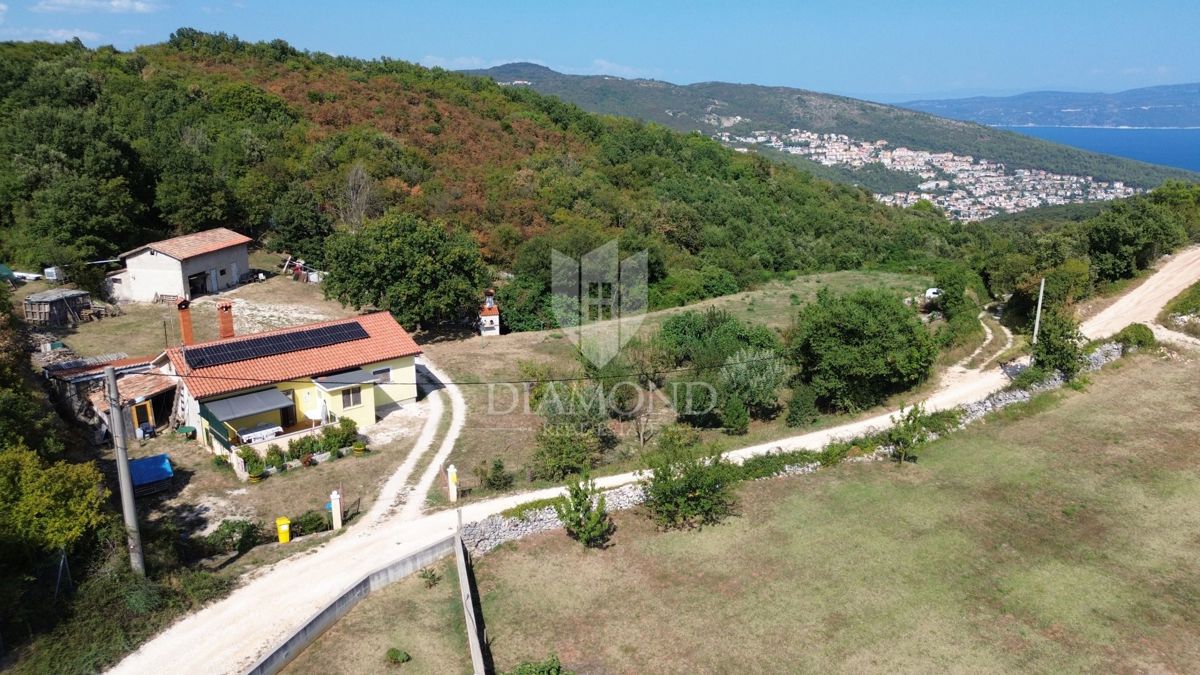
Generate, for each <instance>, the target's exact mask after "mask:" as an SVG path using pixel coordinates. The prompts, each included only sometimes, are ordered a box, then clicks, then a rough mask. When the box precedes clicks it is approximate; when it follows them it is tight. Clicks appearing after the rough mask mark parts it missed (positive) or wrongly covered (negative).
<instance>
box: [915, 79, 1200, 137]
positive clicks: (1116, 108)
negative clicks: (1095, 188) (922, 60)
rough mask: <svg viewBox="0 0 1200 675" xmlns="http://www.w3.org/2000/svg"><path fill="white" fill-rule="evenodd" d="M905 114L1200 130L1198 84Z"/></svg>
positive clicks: (1021, 98) (958, 102) (942, 106)
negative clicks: (1195, 128)
mask: <svg viewBox="0 0 1200 675" xmlns="http://www.w3.org/2000/svg"><path fill="white" fill-rule="evenodd" d="M900 105H901V106H903V107H905V108H911V109H913V110H920V111H922V112H927V113H930V114H933V115H941V116H942V117H951V118H954V119H957V120H969V121H972V122H979V123H980V124H1002V125H1010V126H1023V125H1030V126H1047V127H1053V126H1061V127H1200V83H1192V84H1172V85H1165V86H1161V87H1144V88H1142V89H1130V90H1128V91H1122V92H1117V93H1115V94H1099V93H1080V92H1068V91H1034V92H1029V93H1027V94H1017V95H1016V96H1002V97H994V96H976V97H974V98H957V99H946V100H942V101H910V102H908V103H901V104H900Z"/></svg>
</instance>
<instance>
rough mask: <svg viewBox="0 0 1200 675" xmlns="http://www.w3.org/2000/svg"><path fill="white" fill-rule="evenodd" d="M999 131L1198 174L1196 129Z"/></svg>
mask: <svg viewBox="0 0 1200 675" xmlns="http://www.w3.org/2000/svg"><path fill="white" fill-rule="evenodd" d="M1002 128H1004V129H1008V130H1009V131H1015V132H1017V133H1020V134H1025V135H1027V136H1033V137H1035V138H1041V139H1044V140H1047V141H1054V142H1055V143H1062V144H1063V145H1070V146H1074V147H1076V148H1082V149H1084V150H1091V151H1093V152H1103V153H1105V154H1109V155H1117V156H1118V157H1128V158H1130V159H1137V160H1141V161H1143V162H1150V163H1152V164H1164V165H1166V166H1176V167H1179V168H1181V169H1190V170H1192V171H1200V129H1129V128H1111V127H1002Z"/></svg>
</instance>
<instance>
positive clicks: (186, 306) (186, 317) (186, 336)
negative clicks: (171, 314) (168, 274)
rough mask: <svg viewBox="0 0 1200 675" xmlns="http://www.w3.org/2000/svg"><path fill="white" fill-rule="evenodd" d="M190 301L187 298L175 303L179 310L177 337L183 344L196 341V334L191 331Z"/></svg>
mask: <svg viewBox="0 0 1200 675" xmlns="http://www.w3.org/2000/svg"><path fill="white" fill-rule="evenodd" d="M191 306H192V303H190V302H188V301H187V300H180V301H179V302H178V303H176V304H175V307H176V308H177V309H178V310H179V337H180V339H181V340H182V341H183V344H184V345H185V346H186V345H190V344H192V343H193V342H195V341H196V336H195V335H194V334H193V333H192V310H191Z"/></svg>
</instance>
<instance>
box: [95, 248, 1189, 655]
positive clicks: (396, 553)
mask: <svg viewBox="0 0 1200 675" xmlns="http://www.w3.org/2000/svg"><path fill="white" fill-rule="evenodd" d="M1198 279H1200V247H1197V248H1191V249H1188V250H1185V251H1183V252H1180V253H1178V254H1176V255H1175V256H1173V257H1172V258H1171V259H1169V260H1167V261H1165V262H1164V263H1163V264H1162V265H1161V266H1160V268H1159V271H1158V272H1157V273H1156V274H1155V275H1154V276H1153V277H1152V278H1151V279H1149V280H1148V281H1147V282H1146V283H1144V284H1142V285H1141V286H1138V287H1137V288H1135V289H1134V290H1132V291H1130V293H1129V294H1128V295H1127V296H1125V297H1124V298H1122V299H1121V300H1120V301H1118V302H1116V303H1114V304H1113V305H1112V306H1110V307H1109V308H1107V309H1105V310H1104V311H1102V312H1100V313H1099V314H1098V315H1097V316H1095V317H1093V318H1092V319H1091V320H1089V321H1088V322H1087V324H1085V326H1084V333H1085V335H1087V336H1088V337H1090V338H1100V337H1105V336H1107V335H1111V334H1112V333H1115V332H1117V331H1118V330H1120V329H1121V328H1123V327H1125V326H1126V325H1127V324H1128V323H1130V322H1132V321H1144V322H1150V321H1152V319H1153V317H1154V316H1156V315H1157V314H1158V312H1159V311H1160V310H1161V309H1162V307H1163V306H1164V305H1165V304H1166V302H1167V301H1168V300H1170V299H1171V298H1172V297H1174V296H1175V295H1176V294H1178V293H1179V292H1181V291H1182V290H1183V289H1184V288H1186V287H1187V286H1189V285H1190V284H1192V283H1195V282H1196V281H1197V280H1198ZM1006 384H1008V378H1007V377H1005V375H1004V374H1003V373H1002V372H1001V371H1000V369H999V368H995V369H992V370H989V371H987V372H983V373H980V374H979V375H978V377H975V378H972V379H969V380H964V381H960V382H956V383H954V384H953V385H952V386H948V387H947V386H943V387H942V388H940V389H939V390H938V391H937V392H935V393H934V394H933V395H931V396H930V397H929V398H928V399H927V400H926V401H925V403H926V405H927V406H928V407H929V408H930V409H944V408H948V407H951V406H954V405H959V404H962V403H968V402H971V401H976V400H979V399H982V398H984V397H986V396H987V395H988V394H990V393H992V392H994V391H996V390H998V389H1001V388H1003V387H1004V386H1005V385H1006ZM452 405H453V404H452ZM898 412H900V411H891V412H888V413H884V414H881V415H876V416H874V417H871V418H868V419H863V420H858V421H856V422H852V423H849V424H844V425H841V426H838V427H832V428H829V429H822V430H820V431H814V432H811V433H807V434H801V435H798V436H792V437H789V438H785V439H782V440H778V441H772V442H770V443H763V444H761V445H756V446H751V447H748V448H742V449H740V450H735V451H733V452H731V453H728V456H729V457H730V458H732V459H734V460H735V461H741V460H743V459H745V458H746V457H750V456H753V455H758V454H764V453H768V452H772V451H774V450H776V449H778V448H782V449H785V450H786V449H803V448H809V449H814V450H815V449H819V448H821V447H822V446H824V445H825V444H826V443H828V442H830V441H832V440H836V439H842V438H848V437H853V436H857V435H859V434H861V433H864V432H866V431H869V430H871V429H879V428H884V427H886V426H888V425H889V424H890V420H891V417H892V416H893V415H895V414H897V413H898ZM639 478H640V474H639V473H638V472H633V473H625V474H620V475H616V476H604V477H601V478H598V479H596V484H597V485H598V486H600V487H603V488H611V487H617V486H620V485H624V484H626V483H630V482H632V481H635V480H638V479H639ZM562 492H563V489H562V488H547V489H544V490H536V491H532V492H524V493H521V494H515V495H509V496H506V497H498V498H495V499H489V500H485V501H479V502H475V503H470V504H466V505H465V506H463V508H462V519H463V522H474V521H478V520H482V519H484V518H486V517H488V516H490V515H493V514H495V513H499V512H500V511H503V510H504V509H507V508H511V507H513V506H516V505H518V504H522V503H524V502H527V501H530V500H533V499H541V498H545V497H552V496H555V495H558V494H561V493H562ZM455 520H456V518H455V513H454V511H452V510H444V511H439V512H435V513H431V514H429V515H426V516H424V517H420V518H416V519H414V520H408V521H406V520H404V519H403V518H383V519H381V520H380V521H378V522H376V523H374V524H372V525H370V526H366V525H364V524H361V523H360V524H356V525H355V526H352V527H350V528H348V529H347V530H346V531H345V532H343V533H342V534H341V535H339V536H336V537H334V538H333V539H331V540H330V541H329V542H328V543H326V544H325V545H323V546H322V547H320V548H318V549H315V550H313V551H311V552H309V553H306V554H304V555H297V556H293V557H291V558H287V559H285V560H283V561H281V562H279V563H277V564H275V565H273V566H271V567H270V568H268V569H265V570H260V571H259V572H257V573H255V574H254V575H253V578H251V579H248V580H247V581H246V583H245V584H244V585H242V586H240V587H239V588H237V589H235V590H234V591H233V592H232V593H231V594H230V595H229V596H228V597H226V598H224V599H222V600H220V601H218V602H215V603H213V604H212V605H209V606H207V607H205V608H204V609H202V610H200V611H198V612H196V613H194V614H191V615H189V616H187V617H185V618H183V619H182V620H180V621H178V622H176V623H175V624H174V625H172V626H171V627H169V628H168V629H166V630H165V631H163V632H162V633H160V634H159V635H158V636H157V637H155V638H154V639H152V640H151V641H149V642H147V643H146V644H144V645H142V647H141V648H140V649H138V650H137V651H136V652H134V653H133V654H131V655H129V656H128V657H127V658H126V659H125V660H124V661H122V662H121V663H120V664H118V665H117V666H116V667H115V668H113V670H112V671H111V672H113V673H131V674H133V673H137V674H140V673H149V672H162V671H165V672H171V673H179V674H184V673H240V672H242V671H244V670H245V669H246V668H248V667H249V666H251V665H253V664H254V662H255V661H257V660H258V658H260V657H261V656H262V655H263V654H265V653H266V652H267V651H268V650H269V649H271V648H272V646H273V645H275V644H277V643H278V642H279V641H281V640H282V639H284V638H285V637H287V636H288V635H290V634H291V632H292V631H294V630H295V629H296V627H298V626H300V625H302V624H303V623H304V622H306V621H307V620H308V619H309V617H311V616H312V615H313V614H315V613H316V612H317V611H319V610H321V609H322V608H324V607H325V605H326V604H327V603H329V602H330V601H331V600H333V599H334V598H336V597H337V596H338V595H340V594H341V593H342V592H343V591H344V590H345V589H346V588H348V587H349V586H350V585H351V584H353V583H355V582H357V581H358V579H360V578H362V577H363V576H365V575H366V574H368V573H370V572H371V571H373V570H375V569H377V568H378V567H380V566H382V565H384V564H386V563H388V562H390V561H392V560H395V559H396V558H399V557H401V556H404V555H407V554H410V553H413V552H415V551H417V550H419V549H421V548H422V547H424V546H427V545H429V544H431V543H433V542H435V541H437V540H438V539H441V538H443V537H445V536H446V535H447V534H449V533H450V532H451V531H452V530H453V528H454V525H455ZM335 570H336V572H337V573H336V574H334V573H333V571H335Z"/></svg>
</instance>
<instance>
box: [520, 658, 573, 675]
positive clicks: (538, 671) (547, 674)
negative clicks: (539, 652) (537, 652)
mask: <svg viewBox="0 0 1200 675" xmlns="http://www.w3.org/2000/svg"><path fill="white" fill-rule="evenodd" d="M504 675H573V673H572V672H571V671H569V670H567V669H566V668H563V667H562V664H561V663H559V662H558V657H557V656H554V655H553V654H552V655H550V656H549V657H548V658H547V659H546V660H545V661H525V662H524V663H520V664H518V665H517V666H516V667H515V668H513V669H512V670H510V671H508V672H507V673H505V674H504Z"/></svg>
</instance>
